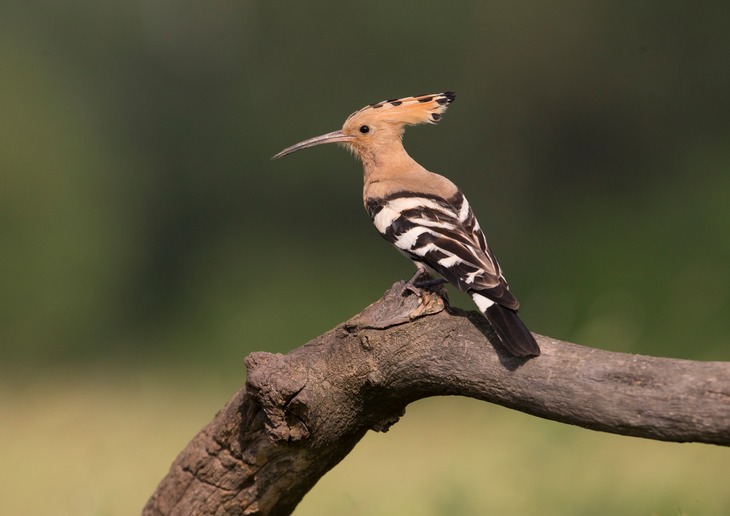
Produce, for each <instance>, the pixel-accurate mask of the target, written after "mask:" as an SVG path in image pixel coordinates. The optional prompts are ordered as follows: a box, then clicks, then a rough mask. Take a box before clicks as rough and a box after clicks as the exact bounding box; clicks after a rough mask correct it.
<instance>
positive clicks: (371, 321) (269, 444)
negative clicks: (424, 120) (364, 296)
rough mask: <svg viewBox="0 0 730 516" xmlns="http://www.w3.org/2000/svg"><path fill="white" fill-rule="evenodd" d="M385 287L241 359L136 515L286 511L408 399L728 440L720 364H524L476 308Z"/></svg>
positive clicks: (579, 353)
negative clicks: (313, 331)
mask: <svg viewBox="0 0 730 516" xmlns="http://www.w3.org/2000/svg"><path fill="white" fill-rule="evenodd" d="M402 292H403V289H402V284H396V285H394V286H393V288H391V289H390V290H389V291H388V292H386V293H385V296H384V297H383V298H382V299H381V300H379V301H378V302H376V303H374V304H373V305H371V306H369V307H368V308H366V309H365V310H364V311H363V312H361V313H360V314H358V315H356V316H355V317H353V318H352V319H350V320H349V321H347V322H345V323H343V324H341V325H339V326H338V327H336V328H334V329H333V330H331V331H329V332H327V333H325V334H323V335H321V336H319V337H317V338H316V339H314V340H312V341H311V342H309V343H307V344H306V345H304V346H302V347H300V348H298V349H295V350H293V351H292V352H291V353H289V354H287V355H281V354H271V353H262V352H260V353H252V354H251V355H249V356H248V357H247V358H246V366H247V368H248V378H247V381H246V385H245V386H244V387H242V388H241V389H240V390H239V391H238V392H237V393H236V394H235V395H234V396H233V398H232V399H231V400H230V401H229V402H228V404H227V405H226V406H225V407H224V408H223V410H221V411H220V412H219V413H218V414H217V415H216V416H215V418H214V419H213V420H212V421H211V422H210V423H209V424H208V425H207V426H206V427H205V428H204V429H203V430H201V431H200V433H199V434H198V435H197V436H196V437H195V438H194V439H193V440H192V441H191V442H190V443H189V444H188V446H187V447H186V448H185V449H184V450H183V451H182V452H181V453H180V455H179V456H178V457H177V459H176V460H175V462H174V463H173V465H172V467H171V469H170V471H169V473H168V474H167V476H166V477H165V478H164V479H163V480H162V482H161V483H160V485H159V486H158V488H157V490H156V491H155V493H154V494H153V495H152V498H150V500H149V501H148V503H147V505H146V507H145V509H144V511H143V514H144V515H187V514H226V515H236V514H240V515H244V514H271V515H276V514H289V513H291V512H292V511H293V510H294V508H295V507H296V505H297V504H298V503H299V501H300V500H301V499H302V497H303V496H304V495H305V494H306V493H307V491H309V490H310V489H311V488H312V487H313V486H314V484H315V483H316V482H317V480H319V478H320V477H321V476H322V475H324V474H325V473H326V472H327V471H328V470H329V469H331V468H332V467H333V466H335V465H336V464H337V463H338V462H340V461H341V460H342V459H343V458H344V457H345V456H346V455H347V454H348V453H349V452H350V450H351V449H352V448H353V447H354V446H355V444H356V443H357V442H358V441H359V440H360V438H362V436H363V435H364V434H365V433H366V432H367V431H368V430H369V429H373V430H378V431H387V429H388V428H389V427H390V426H391V425H392V424H394V423H395V422H397V421H398V419H399V418H400V417H401V416H402V415H403V414H404V412H405V407H406V405H408V404H409V403H411V402H413V401H415V400H418V399H421V398H425V397H429V396H439V395H462V396H469V397H472V398H476V399H480V400H484V401H488V402H491V403H496V404H499V405H503V406H505V407H510V408H514V409H516V410H520V411H522V412H526V413H529V414H533V415H535V416H539V417H543V418H547V419H552V420H556V421H562V422H565V423H569V424H573V425H579V426H582V427H585V428H590V429H594V430H602V431H606V432H612V433H616V434H622V435H630V436H636V437H645V438H649V439H658V440H663V441H676V442H702V443H711V444H718V445H723V446H728V445H730V363H724V362H697V361H690V360H676V359H669V358H655V357H647V356H640V355H629V354H625V353H614V352H609V351H602V350H598V349H591V348H586V347H583V346H578V345H575V344H570V343H567V342H562V341H559V340H556V339H551V338H549V337H543V336H536V338H537V340H538V343H539V344H540V347H541V348H542V355H541V356H539V357H537V358H534V359H530V360H527V361H525V360H522V359H516V358H513V357H510V356H508V355H506V354H504V353H502V351H501V349H500V348H499V347H497V348H496V349H495V348H494V347H493V346H492V345H490V343H489V341H488V339H487V338H486V336H489V340H491V341H492V342H494V341H495V340H496V338H495V337H494V336H493V335H492V334H491V333H490V332H491V329H490V328H489V326H488V324H487V323H486V322H485V321H484V319H483V317H482V316H481V315H480V314H478V313H471V312H470V313H465V312H462V311H459V310H445V306H444V301H443V299H442V297H440V296H439V295H437V294H434V293H424V297H423V299H422V302H419V300H418V298H417V297H416V296H412V295H411V296H405V297H404V296H403V295H402Z"/></svg>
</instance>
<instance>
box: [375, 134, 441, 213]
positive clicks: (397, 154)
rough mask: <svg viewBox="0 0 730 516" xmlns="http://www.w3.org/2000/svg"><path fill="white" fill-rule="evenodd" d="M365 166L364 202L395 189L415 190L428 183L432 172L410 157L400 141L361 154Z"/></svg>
mask: <svg viewBox="0 0 730 516" xmlns="http://www.w3.org/2000/svg"><path fill="white" fill-rule="evenodd" d="M361 160H362V165H363V180H364V182H363V201H364V202H365V203H366V204H367V202H368V200H369V199H374V198H380V197H384V196H386V195H388V194H391V193H393V192H395V191H400V190H407V189H412V188H413V186H412V185H416V184H419V183H420V184H423V183H427V182H428V176H431V175H432V174H431V173H430V172H428V171H426V169H425V168H423V167H422V166H421V165H420V164H419V163H418V162H416V160H414V159H413V158H411V157H410V156H409V155H408V153H407V152H406V150H405V149H404V148H403V145H402V144H401V143H400V141H398V142H397V145H392V146H388V147H381V148H379V149H377V152H374V153H366V154H364V155H363V156H361Z"/></svg>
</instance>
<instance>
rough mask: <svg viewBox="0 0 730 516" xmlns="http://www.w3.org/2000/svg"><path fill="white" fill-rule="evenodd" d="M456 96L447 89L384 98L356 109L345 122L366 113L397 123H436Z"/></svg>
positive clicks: (369, 115)
mask: <svg viewBox="0 0 730 516" xmlns="http://www.w3.org/2000/svg"><path fill="white" fill-rule="evenodd" d="M455 98H456V94H455V93H454V92H452V91H445V92H443V93H433V94H430V95H416V96H414V97H403V98H400V99H391V100H383V101H382V102H377V103H375V104H370V105H369V106H365V107H364V108H362V109H360V110H359V111H355V112H354V113H353V114H351V115H350V116H349V117H348V119H347V121H345V124H347V122H348V121H349V120H350V119H352V118H354V117H356V116H358V115H366V116H367V117H368V118H371V117H372V118H374V119H379V120H383V121H387V122H390V123H395V124H404V125H418V124H435V123H436V122H438V121H439V120H441V115H442V114H443V112H444V111H446V108H448V107H449V104H451V103H452V102H453V101H454V99H455Z"/></svg>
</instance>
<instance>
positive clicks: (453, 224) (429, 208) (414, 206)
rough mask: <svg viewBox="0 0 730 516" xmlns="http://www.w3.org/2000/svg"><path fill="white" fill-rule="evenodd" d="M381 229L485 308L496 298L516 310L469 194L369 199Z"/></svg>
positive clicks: (371, 209)
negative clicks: (451, 196)
mask: <svg viewBox="0 0 730 516" xmlns="http://www.w3.org/2000/svg"><path fill="white" fill-rule="evenodd" d="M367 207H368V212H369V214H370V218H371V219H372V221H373V223H374V224H375V227H376V228H377V230H378V231H379V232H380V233H381V234H382V235H383V236H384V237H385V238H386V239H387V240H388V241H389V242H391V243H392V244H393V245H395V247H396V248H398V250H399V251H401V252H402V253H404V254H405V255H406V256H408V257H409V258H410V259H411V260H413V261H415V262H419V263H423V264H424V265H427V266H428V267H430V268H431V269H433V270H435V271H436V272H438V273H439V274H441V275H442V276H443V277H444V278H446V279H447V280H448V281H449V282H450V283H451V284H453V285H454V286H456V287H457V288H459V289H460V290H463V291H465V292H469V293H470V294H472V297H473V298H474V301H475V302H476V303H477V306H479V308H480V309H481V310H482V311H484V310H486V308H487V307H488V306H489V305H491V304H492V303H493V302H496V303H499V304H500V305H502V306H505V307H508V308H511V309H513V310H516V309H517V308H518V307H519V303H518V302H517V300H516V299H515V297H514V296H513V295H512V294H511V293H510V291H509V290H508V285H507V282H506V281H505V279H504V277H503V276H502V271H501V269H500V267H499V264H498V263H497V260H496V259H495V258H494V255H493V254H492V252H491V251H490V250H489V247H488V246H487V243H486V240H485V238H484V234H483V233H482V231H481V229H480V228H479V223H478V222H477V220H476V218H475V217H474V214H473V213H472V210H471V208H470V206H469V203H468V202H467V200H466V198H465V197H464V196H463V195H462V194H461V193H460V192H458V193H457V194H456V195H455V196H454V198H453V199H450V200H446V199H442V198H440V197H436V196H430V195H423V194H412V193H406V192H402V193H399V194H395V195H392V196H389V197H388V198H385V199H381V200H374V201H370V202H369V203H368V206H367Z"/></svg>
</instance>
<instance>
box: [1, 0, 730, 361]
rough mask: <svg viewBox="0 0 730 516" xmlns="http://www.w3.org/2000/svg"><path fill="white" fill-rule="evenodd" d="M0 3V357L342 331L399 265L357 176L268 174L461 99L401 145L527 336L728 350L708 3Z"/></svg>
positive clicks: (116, 351)
mask: <svg viewBox="0 0 730 516" xmlns="http://www.w3.org/2000/svg"><path fill="white" fill-rule="evenodd" d="M0 10H1V12H2V16H1V17H0V26H1V27H2V30H0V43H1V44H0V67H2V73H1V75H2V80H1V81H0V95H2V98H3V99H4V100H3V109H2V111H3V112H2V118H1V121H0V170H1V171H2V172H0V196H2V206H3V210H2V228H3V231H2V247H1V249H0V260H1V265H2V267H1V269H0V270H1V272H0V274H2V282H3V285H4V286H3V289H2V294H1V295H0V296H1V297H0V303H1V306H2V316H1V317H2V325H1V326H0V341H1V342H2V343H3V349H4V354H5V353H7V357H8V361H11V362H12V361H19V362H22V363H30V364H37V363H40V364H50V363H57V362H58V361H62V362H63V361H74V360H77V359H79V358H80V357H82V358H84V359H89V358H91V359H94V360H104V359H107V358H110V357H113V358H114V359H115V360H116V359H119V358H120V357H125V358H131V359H132V360H137V359H138V358H139V357H140V356H148V355H158V354H159V355H161V356H167V355H169V354H170V353H174V354H175V355H176V356H177V357H185V358H186V359H196V360H197V359H199V358H200V357H201V356H204V357H206V360H210V361H213V362H215V361H218V360H220V359H221V358H222V357H223V356H229V357H234V358H235V359H238V357H240V356H241V355H243V354H244V353H245V352H247V351H249V350H250V349H252V348H256V349H259V348H270V349H277V350H282V351H283V350H286V349H289V348H291V347H292V346H295V345H297V344H299V343H301V342H303V341H304V340H306V338H307V337H310V336H313V335H315V334H317V333H319V332H321V331H323V330H325V329H327V328H328V327H330V326H332V325H333V324H335V323H337V322H339V321H340V320H342V319H344V318H345V317H347V316H349V315H351V314H352V313H353V312H354V311H356V310H358V309H359V308H361V307H363V306H365V305H366V304H367V303H369V302H370V301H372V300H373V299H374V298H376V297H377V296H378V295H379V293H380V292H381V291H383V290H384V289H385V288H386V287H387V286H389V285H390V284H391V282H393V281H395V280H397V279H399V278H401V277H404V276H405V275H407V274H408V273H409V272H410V270H409V265H408V264H407V263H404V261H403V260H402V259H401V258H400V257H399V256H398V255H397V254H396V253H394V252H393V251H392V250H390V249H388V248H387V244H385V242H382V241H380V240H379V239H378V237H377V236H376V235H375V233H374V232H373V230H372V229H371V228H370V227H369V226H368V224H369V223H368V221H367V220H366V217H365V215H364V214H363V212H362V209H361V206H360V196H359V188H360V169H359V166H358V165H357V164H356V163H354V162H353V161H352V160H351V158H349V157H348V156H347V155H346V153H344V152H341V151H338V150H336V149H334V148H327V149H317V150H315V151H309V152H307V153H306V154H305V153H303V154H300V155H297V156H295V157H291V158H289V159H287V160H286V161H282V162H270V161H269V159H268V158H269V156H271V155H272V154H273V153H274V152H276V151H277V150H279V149H280V148H282V147H284V146H286V145H289V144H291V143H293V142H295V141H298V140H299V139H303V138H305V137H309V136H313V135H315V134H319V133H321V132H326V131H329V130H334V129H336V128H338V127H339V126H340V124H341V123H342V121H343V120H344V118H345V117H346V116H347V115H348V114H349V113H350V112H351V111H353V110H355V109H357V108H359V107H360V106H362V105H364V104H366V103H369V102H374V101H377V100H381V99H383V98H391V97H397V96H403V95H408V94H417V93H422V92H430V91H440V90H444V89H453V90H455V91H457V93H458V97H457V102H456V103H455V104H454V106H453V108H452V109H451V110H450V112H449V113H448V115H447V117H446V118H445V119H444V121H443V122H442V124H441V125H440V127H433V128H416V129H412V130H410V131H409V132H408V133H407V135H406V139H407V144H408V148H409V150H410V152H411V153H412V154H413V155H414V156H415V157H416V158H417V159H419V160H420V161H421V162H423V163H424V164H425V165H426V166H427V167H429V168H431V169H434V170H437V171H440V172H443V173H445V174H447V175H449V176H450V177H451V178H452V179H453V180H454V181H456V182H457V183H458V184H460V185H461V186H462V188H463V189H464V190H465V191H466V193H467V195H468V196H469V197H470V198H471V200H472V204H473V205H474V206H475V207H476V209H477V213H478V215H479V216H480V218H481V220H482V225H483V226H485V228H486V230H487V234H488V236H489V237H490V239H491V241H492V243H493V246H494V247H495V248H496V251H497V253H498V256H499V257H500V259H501V261H502V263H503V267H504V268H505V269H506V271H507V274H508V278H509V279H510V280H511V283H512V284H513V288H514V289H515V291H516V292H517V293H518V295H519V297H520V298H521V299H522V301H523V307H524V308H523V313H524V316H525V318H526V320H527V321H528V322H529V323H530V325H531V327H532V328H534V330H535V331H538V332H542V333H546V334H550V335H552V336H555V337H560V338H564V339H572V340H577V341H579V342H582V343H585V344H588V345H593V346H601V347H607V348H613V349H620V350H624V351H633V352H644V353H655V354H663V355H674V356H683V357H694V358H709V357H715V358H728V356H729V355H728V352H727V351H725V346H723V343H724V342H725V341H726V337H727V335H728V334H730V328H728V323H727V320H728V308H729V304H728V283H729V281H730V278H729V277H728V272H727V263H728V261H729V260H728V258H729V257H730V232H728V231H727V227H728V225H727V221H728V217H729V215H730V203H728V194H729V193H730V179H729V178H728V174H727V172H728V168H729V167H730V145H729V144H730V95H728V94H727V84H728V79H729V78H730V60H728V59H727V55H728V52H730V31H728V30H727V29H728V23H729V21H728V20H729V18H728V15H730V8H729V7H727V6H726V5H724V4H721V3H715V4H711V5H704V6H703V7H701V8H699V7H694V6H693V7H690V6H688V5H687V4H685V3H683V2H668V3H667V2H642V3H640V4H637V5H628V4H619V3H611V2H583V3H574V2H558V3H551V4H549V5H548V4H543V3H539V2H535V3H529V2H518V3H510V4H509V6H507V5H506V4H505V5H503V4H500V3H489V2H464V3H460V4H458V5H451V4H447V3H443V2H425V3H422V2H400V3H398V4H395V5H394V4H392V3H388V2H370V3H367V4H362V3H361V4H350V3H342V2H319V3H314V4H311V3H304V2H300V3H296V2H268V3H267V2H248V1H242V2H184V3H182V4H181V3H172V2H164V1H160V0H151V1H145V2H128V3H123V2H122V3H116V4H113V3H108V2H101V3H96V4H89V3H87V2H78V1H69V2H64V3H62V4H59V3H56V2H34V3H27V2H10V3H7V2H6V3H4V4H3V6H2V7H1V8H0ZM202 342H205V345H202ZM135 357H136V358H135ZM211 357H212V358H211ZM6 363H7V362H6Z"/></svg>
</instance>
